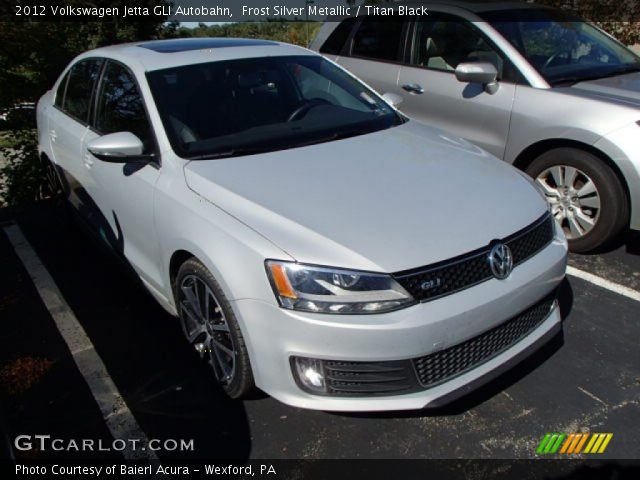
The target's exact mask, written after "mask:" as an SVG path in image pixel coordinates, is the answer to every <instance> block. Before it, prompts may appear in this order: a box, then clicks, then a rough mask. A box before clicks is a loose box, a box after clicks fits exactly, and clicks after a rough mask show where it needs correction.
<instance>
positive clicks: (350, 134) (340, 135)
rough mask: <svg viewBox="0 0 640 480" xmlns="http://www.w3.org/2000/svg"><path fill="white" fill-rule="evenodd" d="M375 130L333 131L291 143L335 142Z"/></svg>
mask: <svg viewBox="0 0 640 480" xmlns="http://www.w3.org/2000/svg"><path fill="white" fill-rule="evenodd" d="M373 131H376V130H369V129H365V128H361V129H353V130H347V131H344V132H333V133H331V134H329V135H326V136H324V137H318V138H314V139H312V140H308V141H303V142H299V143H294V144H292V145H291V148H298V147H306V146H307V145H315V144H317V143H326V142H333V141H334V140H342V139H343V138H349V137H356V136H358V135H364V134H365V133H369V132H373Z"/></svg>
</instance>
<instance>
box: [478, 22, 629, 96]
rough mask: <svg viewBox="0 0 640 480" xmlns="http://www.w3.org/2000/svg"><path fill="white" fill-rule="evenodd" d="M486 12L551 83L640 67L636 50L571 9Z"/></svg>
mask: <svg viewBox="0 0 640 480" xmlns="http://www.w3.org/2000/svg"><path fill="white" fill-rule="evenodd" d="M482 17H483V18H484V19H485V20H486V21H488V22H489V23H490V24H491V25H492V26H493V27H494V28H495V29H496V30H498V31H499V32H500V34H501V35H502V36H503V37H504V38H505V39H507V40H508V41H509V42H510V43H511V44H512V45H513V46H514V47H515V48H517V49H518V50H519V51H520V53H522V55H523V56H524V57H525V58H526V59H527V60H528V61H529V63H530V64H531V65H532V66H533V67H534V68H535V69H536V70H538V72H540V74H541V75H542V76H543V77H544V78H545V79H546V80H547V82H549V83H550V84H551V85H557V84H560V83H566V82H580V81H583V80H592V79H596V78H603V77H609V76H613V75H618V74H622V73H628V72H633V71H638V70H640V59H639V58H638V57H637V56H636V55H635V54H634V53H633V52H631V51H630V50H629V49H627V48H626V47H624V46H623V45H621V44H620V43H618V42H617V41H615V40H613V39H612V38H611V37H609V36H607V35H605V34H604V33H602V32H601V31H600V30H598V29H597V28H595V27H594V26H592V25H590V24H588V23H586V22H583V21H579V20H577V19H576V17H572V16H569V15H568V14H567V13H564V12H561V11H558V10H549V9H526V10H524V9H521V10H500V11H491V12H485V13H483V14H482ZM518 17H520V18H518ZM518 20H522V21H518Z"/></svg>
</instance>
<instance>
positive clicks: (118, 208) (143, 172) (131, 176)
mask: <svg viewBox="0 0 640 480" xmlns="http://www.w3.org/2000/svg"><path fill="white" fill-rule="evenodd" d="M122 131H127V132H132V133H134V134H135V135H136V136H138V137H139V138H140V139H141V140H142V141H143V144H144V145H145V153H157V152H156V151H155V150H156V146H155V145H156V143H155V139H154V135H153V132H152V128H151V123H150V121H149V119H148V116H147V113H146V109H145V106H144V101H143V99H142V96H141V94H140V89H139V87H138V84H137V82H136V79H135V76H134V74H133V73H132V72H131V71H130V70H129V69H128V68H126V67H125V66H124V65H122V64H121V63H118V62H115V61H111V60H109V61H108V62H107V64H106V66H105V69H104V73H103V74H102V78H101V80H100V86H99V88H98V92H97V101H96V114H95V121H94V122H93V126H92V129H91V130H90V131H89V132H88V133H87V135H86V137H85V141H84V145H83V163H84V164H85V168H87V169H88V171H89V172H90V174H91V177H92V179H93V183H92V190H91V191H90V192H89V193H90V195H91V198H92V199H93V200H94V201H95V203H96V205H97V207H98V212H99V213H98V215H99V217H100V218H99V219H98V220H99V223H100V235H101V237H102V238H103V239H104V240H105V241H106V242H107V243H108V244H109V246H111V247H112V248H113V249H114V250H116V252H117V253H119V254H122V255H123V256H124V257H126V259H127V260H128V262H129V263H130V264H131V265H132V267H133V268H134V269H135V270H136V272H137V273H138V275H140V276H141V277H142V278H143V280H145V281H147V282H149V283H150V284H151V285H152V286H154V287H155V288H158V287H159V286H160V285H161V284H162V283H161V273H160V272H161V262H160V259H161V255H160V251H159V242H158V239H157V235H156V233H155V226H154V216H153V215H154V214H153V202H154V193H155V184H156V181H157V180H158V177H159V174H160V169H159V164H158V163H156V162H147V163H144V162H132V163H125V164H123V163H110V162H105V161H102V160H99V159H97V158H96V157H95V156H93V155H92V154H91V152H90V151H89V148H88V146H89V144H90V143H91V141H92V140H93V139H95V138H97V137H99V136H101V135H105V134H109V133H115V132H122ZM156 158H157V157H156Z"/></svg>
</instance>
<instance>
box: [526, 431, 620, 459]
mask: <svg viewBox="0 0 640 480" xmlns="http://www.w3.org/2000/svg"><path fill="white" fill-rule="evenodd" d="M612 438H613V433H570V434H569V435H566V434H564V433H547V434H546V435H545V436H544V437H542V440H541V441H540V444H539V445H538V448H537V449H536V453H537V454H538V455H549V454H554V453H563V454H569V455H572V454H573V455H577V454H579V453H604V451H605V450H606V448H607V445H609V442H610V441H611V439H612Z"/></svg>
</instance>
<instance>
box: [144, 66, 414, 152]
mask: <svg viewBox="0 0 640 480" xmlns="http://www.w3.org/2000/svg"><path fill="white" fill-rule="evenodd" d="M147 77H148V79H149V84H150V86H151V91H152V93H153V97H154V99H155V102H156V104H157V106H158V109H159V111H160V115H161V117H162V121H163V124H164V127H165V130H166V131H167V135H168V136H169V139H170V141H171V144H172V146H173V148H174V150H175V151H176V152H177V153H178V154H179V155H181V156H183V157H185V158H191V159H196V158H218V157H230V156H236V155H244V154H251V153H257V152H265V151H275V150H284V149H288V148H295V147H297V146H302V145H308V144H312V143H319V142H326V141H331V140H335V139H337V138H344V137H349V136H355V135H362V134H365V133H369V132H374V131H377V130H382V129H385V128H390V127H393V126H394V125H398V124H400V123H402V122H403V121H404V120H403V119H402V117H400V115H398V114H397V113H396V112H395V110H393V108H391V107H390V106H389V105H387V104H386V103H385V102H383V101H382V100H380V98H379V97H378V96H377V95H376V94H375V93H373V92H372V91H371V90H369V89H368V88H367V87H365V86H364V85H363V84H362V83H360V82H359V81H358V80H356V79H355V78H353V77H352V76H350V75H349V74H347V73H346V72H344V71H343V70H342V69H340V68H338V67H336V66H335V65H334V64H332V63H331V62H329V61H327V60H325V59H324V58H322V57H319V56H315V55H313V56H312V55H304V56H286V57H285V56H283V57H270V58H249V59H241V60H228V61H220V62H211V63H206V64H197V65H188V66H183V67H177V68H171V69H166V70H158V71H155V72H150V73H148V74H147Z"/></svg>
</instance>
